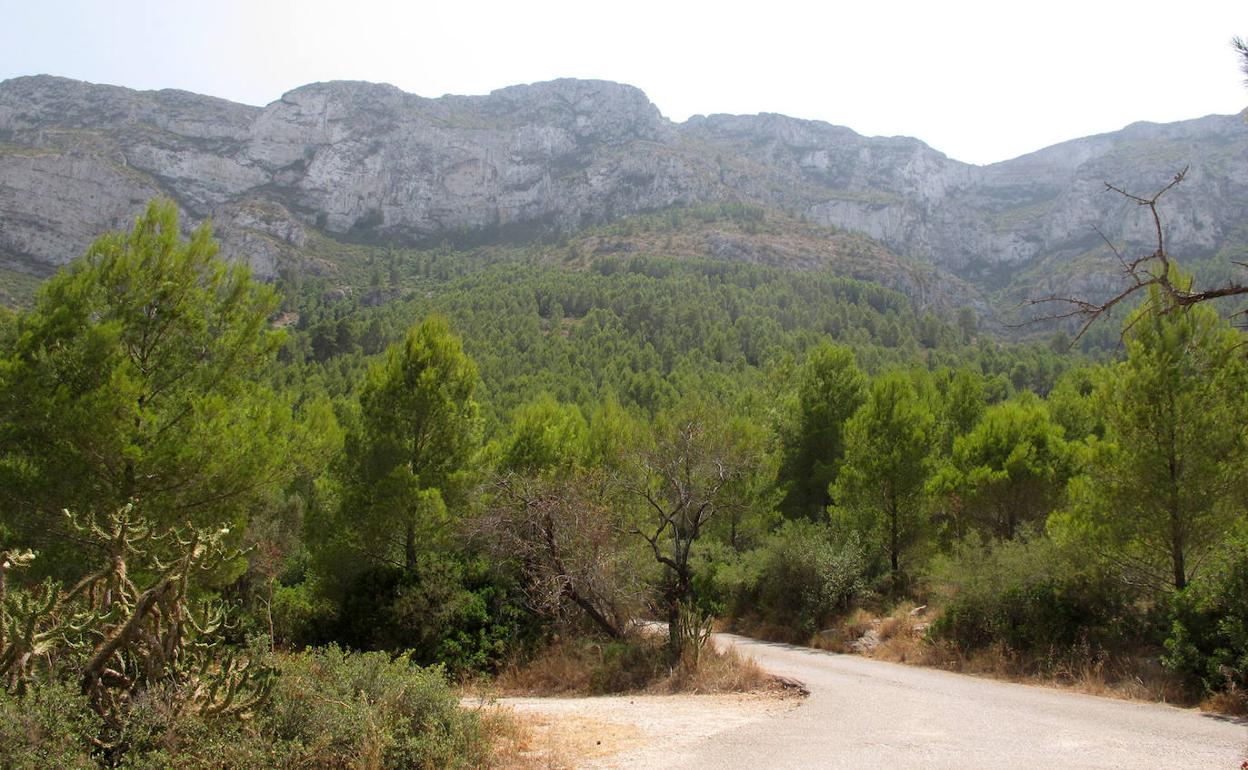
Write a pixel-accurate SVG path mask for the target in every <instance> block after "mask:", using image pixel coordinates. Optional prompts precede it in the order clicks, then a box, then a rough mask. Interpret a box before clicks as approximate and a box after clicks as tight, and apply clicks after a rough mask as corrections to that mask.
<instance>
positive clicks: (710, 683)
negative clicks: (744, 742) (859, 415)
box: [648, 648, 776, 695]
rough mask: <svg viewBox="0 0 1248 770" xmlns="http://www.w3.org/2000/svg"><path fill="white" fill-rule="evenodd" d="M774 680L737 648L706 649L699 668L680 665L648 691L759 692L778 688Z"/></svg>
mask: <svg viewBox="0 0 1248 770" xmlns="http://www.w3.org/2000/svg"><path fill="white" fill-rule="evenodd" d="M775 688H776V685H775V679H774V677H772V676H771V675H770V674H768V673H767V672H766V671H763V669H762V667H761V666H759V665H758V663H757V662H756V661H755V660H754V659H753V658H747V657H743V656H742V655H741V654H740V653H738V652H737V651H736V650H734V649H729V650H726V651H722V652H721V651H720V650H715V649H709V648H708V649H706V650H703V651H702V655H701V657H700V659H699V660H698V666H697V667H696V668H693V667H691V666H685V665H680V666H677V667H676V669H675V670H674V671H672V672H671V673H670V674H668V676H667V677H666V678H664V679H662V680H660V681H658V682H655V683H654V684H653V685H651V686H650V688H648V689H649V690H650V691H651V692H684V693H692V694H697V695H701V694H706V693H729V692H756V691H759V690H770V689H775Z"/></svg>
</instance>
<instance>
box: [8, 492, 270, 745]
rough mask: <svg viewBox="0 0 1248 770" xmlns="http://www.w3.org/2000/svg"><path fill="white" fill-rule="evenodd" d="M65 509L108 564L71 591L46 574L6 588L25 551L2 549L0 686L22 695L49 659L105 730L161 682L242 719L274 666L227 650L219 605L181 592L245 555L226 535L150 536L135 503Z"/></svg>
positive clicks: (204, 707)
mask: <svg viewBox="0 0 1248 770" xmlns="http://www.w3.org/2000/svg"><path fill="white" fill-rule="evenodd" d="M65 515H66V516H67V517H68V519H69V522H70V524H71V526H72V527H73V528H74V529H75V530H76V531H77V533H78V534H79V536H81V537H83V538H84V539H88V540H90V541H92V542H94V543H95V544H97V545H99V546H100V547H101V549H102V550H103V552H104V553H105V559H104V561H103V563H102V564H101V566H100V567H99V568H98V569H96V570H94V571H92V572H90V573H89V574H87V575H86V576H85V577H83V578H82V579H81V580H79V581H78V582H77V583H76V584H74V585H73V586H72V587H70V588H68V589H62V587H61V586H59V585H57V584H55V583H52V582H50V581H49V582H45V583H44V584H43V585H42V586H41V587H40V588H38V589H36V590H33V591H17V592H13V594H12V595H10V594H9V592H8V590H7V585H6V578H7V576H8V573H9V572H10V571H12V570H14V569H20V568H22V567H25V566H27V565H29V564H30V562H31V561H32V560H33V559H34V554H33V553H32V552H30V551H21V552H18V551H6V552H3V553H0V686H4V687H5V688H7V689H9V690H11V691H21V690H24V689H25V688H27V687H29V686H30V684H31V683H32V682H34V681H36V680H37V679H38V677H39V676H40V674H41V672H42V673H44V674H46V675H48V676H50V675H52V673H53V669H54V668H56V667H58V666H64V667H65V668H70V669H73V670H76V671H79V672H80V683H81V686H82V689H83V692H84V693H85V694H86V695H87V696H88V697H89V699H90V701H91V703H92V705H93V707H94V708H95V710H96V711H97V712H98V713H99V714H100V716H101V717H103V719H104V722H105V724H106V725H108V726H109V727H110V728H113V729H119V728H120V727H121V725H122V722H123V719H124V712H125V709H126V708H127V705H128V703H129V702H130V700H131V699H132V698H133V697H134V696H135V695H136V694H137V693H138V692H140V691H141V690H143V689H145V688H147V687H150V686H154V685H158V684H159V685H174V686H175V689H176V690H177V691H178V692H182V693H186V695H185V702H184V703H183V704H181V706H182V708H184V709H188V710H192V711H196V712H198V713H201V714H203V715H205V716H214V717H216V716H225V715H238V714H243V713H245V712H248V711H251V710H253V709H255V708H256V707H258V706H259V705H261V704H262V703H263V702H264V700H265V699H267V698H268V695H269V693H270V691H271V689H272V686H273V681H274V678H275V676H276V673H275V670H274V669H272V668H271V667H269V666H267V665H265V664H264V663H263V662H262V661H260V660H258V659H257V658H255V657H249V658H247V659H245V660H240V659H239V658H238V657H237V656H236V655H235V654H234V653H233V652H230V651H228V650H227V649H226V648H225V645H224V643H223V641H222V635H223V633H224V632H225V631H226V630H228V629H229V628H230V626H229V622H228V614H227V613H226V608H225V607H224V606H223V605H222V604H221V603H219V602H204V601H201V602H198V603H194V602H192V600H191V598H190V596H189V594H188V592H189V589H190V587H191V585H192V584H193V579H194V578H195V577H197V576H201V575H204V574H206V573H210V572H212V571H214V570H216V569H218V568H220V567H221V566H222V565H223V564H224V563H226V562H228V561H230V560H232V559H236V558H238V557H240V556H242V555H243V552H242V551H240V550H237V549H231V548H229V547H227V545H226V542H225V539H226V536H227V535H228V534H229V533H228V530H218V531H215V532H214V531H207V530H197V529H194V528H191V527H189V526H187V527H184V528H180V529H172V530H167V531H164V532H156V531H155V530H154V529H153V528H152V527H151V525H150V524H149V523H148V522H147V521H146V520H144V519H143V518H142V517H141V516H139V515H138V513H137V510H136V506H135V505H134V503H130V504H127V505H125V506H123V507H122V508H120V509H118V510H117V511H116V512H114V513H113V514H111V515H110V516H109V517H107V519H106V520H104V521H103V522H98V521H95V520H94V519H87V520H85V521H84V520H83V519H82V518H80V517H77V516H74V515H72V514H70V513H69V512H68V511H66V512H65ZM134 575H151V577H150V578H148V579H147V580H146V581H144V580H140V581H139V582H136V580H135V578H134V577H133V576H134ZM99 745H100V746H101V747H103V748H107V747H108V745H109V744H107V743H106V742H103V741H101V742H100V744H99Z"/></svg>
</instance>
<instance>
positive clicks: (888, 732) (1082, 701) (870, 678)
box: [620, 634, 1248, 770]
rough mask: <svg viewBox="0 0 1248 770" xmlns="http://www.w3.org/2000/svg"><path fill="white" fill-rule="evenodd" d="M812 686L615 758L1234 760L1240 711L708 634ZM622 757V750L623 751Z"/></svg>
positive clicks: (650, 761) (908, 764)
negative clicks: (700, 734)
mask: <svg viewBox="0 0 1248 770" xmlns="http://www.w3.org/2000/svg"><path fill="white" fill-rule="evenodd" d="M716 639H717V641H718V642H719V644H720V645H721V646H723V645H735V646H736V647H737V649H738V650H739V651H740V652H742V653H745V654H747V655H752V656H753V657H754V658H756V659H757V660H758V662H759V663H760V664H761V665H762V666H763V668H765V669H766V670H768V671H770V672H772V673H775V674H781V675H784V676H790V677H793V678H795V679H799V680H801V681H802V682H804V683H805V684H806V686H807V687H808V688H809V689H810V691H811V694H810V697H809V698H807V699H806V701H805V702H804V703H802V705H800V706H799V707H797V708H796V709H793V710H791V711H787V712H786V713H783V714H779V715H773V716H770V717H768V718H764V719H760V720H758V721H755V722H752V723H749V724H746V725H740V726H735V727H730V728H728V729H725V730H723V731H722V732H719V733H717V734H714V735H710V736H706V737H704V738H701V739H699V740H697V741H695V742H692V743H686V744H684V745H680V746H671V747H669V748H668V749H666V750H664V749H663V748H662V747H653V748H656V749H659V751H657V752H655V751H648V752H645V753H644V756H637V757H636V759H635V761H627V762H625V763H622V764H623V765H624V766H642V767H680V768H686V769H689V768H708V769H709V768H714V769H715V770H721V768H894V767H896V768H907V769H909V768H913V769H914V770H930V769H931V768H958V770H968V769H969V768H1028V769H1029V770H1035V769H1036V768H1112V769H1113V770H1143V769H1144V768H1165V769H1166V770H1181V769H1182V768H1199V769H1200V770H1216V769H1217V768H1226V769H1227V770H1239V768H1240V763H1241V762H1242V761H1243V760H1244V759H1245V757H1246V756H1248V755H1246V754H1245V749H1248V721H1245V720H1232V719H1229V718H1225V717H1215V716H1212V715H1207V714H1202V713H1200V712H1197V711H1192V710H1187V709H1178V708H1173V707H1169V706H1162V705H1156V704H1146V703H1137V702H1129V701H1120V700H1113V699H1109V698H1098V697H1094V696H1090V695H1080V694H1076V693H1069V692H1064V691H1060V690H1054V689H1050V688H1044V687H1035V686H1028V685H1019V684H1011V683H1008V682H998V681H993V680H989V679H980V678H977V677H970V676H963V675H960V674H952V673H949V672H945V671H937V670H932V669H925V668H918V667H915V666H905V665H899V664H894V663H884V662H881V661H874V660H869V659H866V658H861V657H857V656H852V655H832V654H829V653H824V652H818V651H815V650H809V649H806V648H801V647H793V646H790V645H783V644H772V643H768V642H758V641H754V640H750V639H746V638H744V637H738V636H732V635H729V634H717V635H716ZM620 759H624V757H620Z"/></svg>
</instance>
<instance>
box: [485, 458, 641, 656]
mask: <svg viewBox="0 0 1248 770" xmlns="http://www.w3.org/2000/svg"><path fill="white" fill-rule="evenodd" d="M494 491H495V497H494V503H493V505H492V506H491V507H490V510H489V512H488V513H487V514H486V515H485V516H483V517H481V518H480V519H478V520H477V521H476V522H475V534H476V535H477V536H479V537H481V538H482V540H483V542H484V543H485V544H486V545H487V547H488V548H489V549H490V550H492V551H493V552H494V553H495V554H496V555H497V556H499V557H501V558H506V559H514V560H516V561H517V562H518V564H519V565H520V569H521V572H522V574H523V576H524V585H525V592H526V594H527V596H528V598H529V602H530V605H531V606H532V607H533V609H534V610H536V611H538V612H544V613H547V614H549V615H551V616H552V617H555V618H560V617H562V616H563V615H564V614H565V612H566V611H567V610H568V608H569V605H571V606H573V607H576V608H578V609H579V610H580V611H581V612H582V613H583V614H584V615H585V617H586V618H588V619H589V620H590V621H591V622H592V623H593V624H594V625H595V626H597V627H598V628H599V629H601V630H602V631H603V633H605V634H607V636H609V637H611V638H612V639H620V638H623V637H624V635H625V633H627V631H628V628H629V625H630V623H631V621H632V618H633V616H634V611H635V609H636V608H637V607H638V606H639V604H640V597H641V593H642V590H641V578H640V576H639V575H638V574H637V571H636V570H635V569H634V565H633V562H632V558H631V554H630V553H629V549H628V548H627V543H625V542H624V540H625V539H626V535H627V533H626V532H625V531H624V528H623V527H621V526H620V525H619V523H618V522H617V521H616V514H615V512H614V511H613V510H612V508H611V507H610V506H609V505H608V504H607V495H608V483H607V479H606V477H605V476H603V475H601V474H596V473H592V472H585V473H582V474H579V475H577V476H575V477H572V478H560V479H542V478H531V477H522V476H518V475H515V474H508V475H506V476H503V477H501V478H499V479H497V480H496V481H495V482H494Z"/></svg>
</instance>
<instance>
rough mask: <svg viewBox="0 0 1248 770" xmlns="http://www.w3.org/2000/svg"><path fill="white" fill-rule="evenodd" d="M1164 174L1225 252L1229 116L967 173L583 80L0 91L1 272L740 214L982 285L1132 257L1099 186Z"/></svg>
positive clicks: (1143, 181)
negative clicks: (823, 233)
mask: <svg viewBox="0 0 1248 770" xmlns="http://www.w3.org/2000/svg"><path fill="white" fill-rule="evenodd" d="M1184 166H1190V168H1191V171H1190V172H1189V180H1188V182H1187V183H1185V184H1184V185H1183V187H1182V188H1180V189H1179V190H1177V191H1176V193H1175V195H1174V196H1173V197H1172V198H1171V199H1170V201H1169V208H1168V210H1167V214H1168V217H1167V224H1168V227H1169V229H1170V235H1171V240H1172V243H1173V244H1174V246H1175V248H1176V249H1177V250H1178V251H1180V252H1182V251H1183V250H1189V251H1192V252H1208V251H1212V250H1214V249H1217V248H1218V247H1219V246H1220V245H1222V244H1224V243H1226V242H1228V240H1231V239H1233V238H1236V237H1241V236H1242V234H1239V235H1237V234H1236V233H1235V232H1234V229H1235V228H1237V227H1241V223H1242V222H1244V221H1246V220H1248V127H1246V126H1245V124H1244V120H1243V118H1242V116H1228V117H1219V116H1212V117H1208V118H1202V119H1199V120H1194V121H1187V122H1183V123H1175V124H1168V125H1155V124H1135V125H1132V126H1129V127H1127V128H1126V129H1123V130H1122V131H1119V132H1116V133H1113V134H1105V135H1101V136H1096V137H1089V138H1086V139H1078V140H1075V141H1072V142H1067V143H1064V144H1060V145H1056V146H1054V147H1050V148H1047V149H1045V150H1041V151H1039V152H1036V153H1032V154H1031V155H1026V156H1023V157H1021V158H1017V159H1015V160H1011V161H1007V162H1004V163H998V164H995V165H992V166H986V167H978V166H971V165H968V164H964V163H960V162H958V161H955V160H952V159H950V158H947V157H945V156H944V155H943V154H941V153H939V152H937V151H936V150H933V149H932V148H930V147H928V146H926V145H925V144H923V143H922V142H919V141H917V140H914V139H907V138H879V137H877V138H868V137H863V136H860V135H858V134H856V133H854V132H853V131H851V130H849V129H847V128H842V127H838V126H833V125H829V124H826V123H819V122H813V121H803V120H797V119H793V118H788V117H784V116H780V115H757V116H728V115H713V116H709V117H701V116H699V117H695V118H693V119H690V120H689V121H687V122H686V123H683V124H679V125H678V124H673V123H671V122H670V121H668V120H666V119H664V118H663V116H662V115H660V114H659V111H658V109H657V108H656V107H655V106H654V105H653V104H651V103H650V102H649V100H648V99H647V98H646V97H645V95H644V94H643V93H641V92H640V91H638V90H637V89H635V88H632V87H630V86H626V85H620V84H616V83H608V82H602V81H581V80H556V81H551V82H548V83H538V84H534V85H526V86H515V87H511V88H504V89H501V90H498V91H495V92H493V93H491V94H489V95H486V96H445V97H441V98H437V99H427V98H422V97H419V96H415V95H412V94H408V93H404V92H403V91H400V90H399V89H397V88H394V87H392V86H387V85H378V84H372V83H360V82H333V83H318V84H313V85H308V86H304V87H302V88H298V89H295V90H294V91H291V92H290V93H287V94H285V95H284V96H283V97H282V98H281V99H279V100H278V101H275V102H273V103H272V104H269V105H267V106H266V107H263V108H258V107H249V106H245V105H238V104H232V103H230V102H226V101H223V100H220V99H213V98H209V97H202V96H197V95H194V94H189V93H185V92H180V91H157V92H137V91H131V90H128V89H124V88H116V87H111V86H97V85H91V84H87V83H81V82H77V81H72V80H65V79H61V78H52V77H45V76H40V77H27V78H16V79H13V80H9V81H5V82H3V83H0V266H8V267H10V268H13V267H17V268H19V269H28V270H39V269H45V270H46V269H47V267H49V266H53V265H57V264H62V263H64V262H66V261H68V260H69V259H71V258H73V257H74V256H76V255H77V254H79V253H81V251H82V249H83V248H84V247H85V246H86V244H87V243H88V242H89V240H90V238H91V237H92V236H93V235H95V234H97V233H98V232H100V231H102V230H105V229H109V228H115V227H118V226H120V225H123V224H124V223H125V222H126V220H128V219H129V218H131V217H133V216H134V214H135V213H136V212H137V211H138V210H139V208H141V206H142V205H143V202H144V201H146V200H147V199H149V198H150V197H152V196H154V195H157V194H163V195H167V196H169V197H171V198H173V199H174V200H175V201H177V203H178V205H179V206H180V207H181V208H182V209H183V210H184V212H185V213H186V214H187V219H188V221H194V220H198V219H202V218H204V217H213V218H214V220H215V222H216V226H217V230H218V234H219V235H220V236H221V238H222V241H223V247H224V248H225V250H226V251H227V252H228V253H230V254H233V255H237V256H246V257H247V258H248V259H250V260H251V261H252V262H253V264H254V265H255V267H256V269H257V271H258V272H259V273H261V274H262V275H272V274H274V273H275V272H276V271H278V270H279V269H281V267H282V266H283V265H284V264H287V263H289V262H290V261H292V260H297V259H298V258H299V253H300V247H301V246H302V245H303V243H304V242H305V239H306V238H307V237H308V233H309V231H311V230H319V231H321V232H324V233H325V234H328V235H330V236H331V237H336V238H340V239H350V240H360V241H373V242H410V243H419V242H422V241H427V240H428V241H441V240H446V239H450V240H454V239H458V238H471V239H473V240H477V241H481V240H489V239H497V238H525V237H529V236H532V235H536V234H549V233H552V232H559V233H565V234H566V233H571V232H574V231H577V230H579V229H581V228H582V227H584V226H586V225H589V224H593V223H599V222H605V221H610V220H612V219H615V218H619V217H623V216H627V215H630V214H635V213H638V212H644V211H653V210H659V209H663V208H666V207H671V206H683V205H694V204H701V203H707V202H715V201H722V200H742V201H749V202H753V203H757V204H759V205H762V206H765V207H768V208H773V209H780V210H783V211H785V212H787V213H788V214H790V215H792V216H793V217H795V218H796V217H801V218H804V219H806V220H807V221H809V222H813V223H817V224H821V225H827V226H834V227H837V228H841V229H846V230H852V231H856V232H860V233H864V234H866V235H868V236H870V237H871V238H873V239H875V240H877V241H879V242H881V243H883V244H885V245H886V246H888V247H889V248H890V249H891V250H893V251H895V252H897V253H900V254H902V255H905V256H908V257H913V258H916V259H919V260H922V261H925V262H929V263H931V264H933V265H935V266H937V267H939V268H942V269H945V270H949V271H952V272H955V273H957V274H959V275H961V276H963V277H966V278H969V279H971V280H973V281H976V282H979V283H980V284H981V285H990V284H993V283H1001V282H1003V281H1004V280H1005V278H1007V277H1008V276H1009V275H1011V274H1015V273H1017V272H1018V270H1019V268H1020V267H1021V266H1025V265H1029V264H1040V263H1042V262H1044V261H1045V260H1053V259H1062V258H1067V257H1071V256H1074V255H1078V254H1081V253H1083V252H1085V251H1086V250H1087V249H1088V248H1089V247H1090V246H1092V245H1094V244H1095V242H1096V240H1097V239H1098V238H1099V236H1097V235H1096V233H1095V231H1094V230H1093V227H1094V226H1096V227H1099V228H1100V229H1101V230H1102V231H1103V232H1105V234H1106V235H1108V236H1109V237H1111V238H1121V239H1125V240H1126V241H1128V242H1131V243H1137V242H1138V243H1147V240H1148V235H1149V233H1148V230H1147V227H1146V225H1147V222H1145V221H1143V220H1141V219H1140V217H1139V216H1138V214H1139V212H1138V211H1136V210H1134V207H1132V206H1130V205H1127V204H1126V203H1125V202H1124V201H1123V200H1122V199H1120V198H1118V197H1116V196H1112V195H1106V194H1104V192H1103V183H1104V182H1105V181H1112V182H1114V183H1116V184H1121V185H1124V186H1127V187H1129V188H1131V189H1134V190H1140V191H1149V190H1152V189H1154V188H1156V187H1158V186H1159V185H1160V184H1164V182H1165V181H1166V180H1167V179H1168V178H1169V177H1170V176H1171V175H1172V174H1173V173H1174V172H1175V171H1176V170H1178V169H1180V168H1182V167H1184ZM723 250H724V251H725V253H727V251H728V250H730V249H727V247H724V249H723ZM776 253H782V250H780V251H777V252H776Z"/></svg>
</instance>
